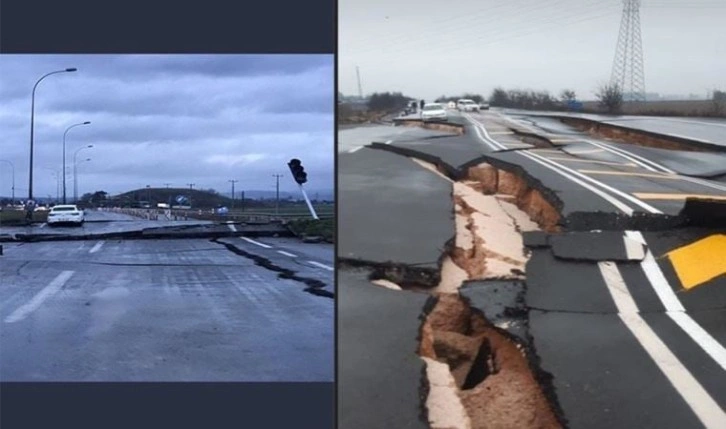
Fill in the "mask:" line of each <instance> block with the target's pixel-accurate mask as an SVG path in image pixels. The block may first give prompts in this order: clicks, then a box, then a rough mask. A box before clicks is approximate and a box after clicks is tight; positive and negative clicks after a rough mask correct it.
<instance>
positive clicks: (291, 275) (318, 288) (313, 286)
mask: <svg viewBox="0 0 726 429" xmlns="http://www.w3.org/2000/svg"><path fill="white" fill-rule="evenodd" d="M210 241H211V242H212V243H216V244H221V245H222V246H224V247H226V248H227V250H229V251H230V252H232V253H234V254H236V255H239V256H242V257H245V258H247V259H250V260H252V261H254V263H255V264H256V265H259V266H260V267H263V268H265V269H267V270H270V271H275V272H277V273H278V275H277V276H278V277H280V278H281V279H288V280H294V281H296V282H300V283H303V284H305V285H306V286H307V287H306V288H305V289H304V290H305V292H307V293H310V294H312V295H316V296H322V297H325V298H335V294H333V293H332V292H330V291H327V290H325V289H324V288H325V286H326V284H325V283H323V282H322V281H320V280H318V279H313V278H309V277H301V276H298V275H297V273H296V272H295V271H293V270H289V269H287V268H282V267H280V266H279V265H275V264H274V263H273V262H272V261H270V260H269V259H267V258H265V257H263V256H260V255H255V254H254V253H250V252H246V251H244V250H242V249H240V248H239V247H237V246H235V245H233V244H230V243H224V242H222V241H219V239H218V238H213V239H211V240H210Z"/></svg>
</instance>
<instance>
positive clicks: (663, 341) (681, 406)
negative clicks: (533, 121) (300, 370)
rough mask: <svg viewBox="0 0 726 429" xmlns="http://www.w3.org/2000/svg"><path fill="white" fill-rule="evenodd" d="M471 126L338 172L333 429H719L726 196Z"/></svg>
mask: <svg viewBox="0 0 726 429" xmlns="http://www.w3.org/2000/svg"><path fill="white" fill-rule="evenodd" d="M469 116H470V118H471V120H469V119H468V118H467V121H468V122H467V123H468V125H465V129H466V133H465V134H463V135H460V136H451V137H441V136H431V138H422V139H420V140H418V141H411V140H407V141H402V142H396V141H388V142H386V143H376V144H371V145H370V146H369V147H365V148H362V149H359V150H357V151H355V152H354V153H349V154H343V155H341V156H340V158H339V175H340V180H339V192H340V196H339V197H340V200H341V201H343V204H342V205H341V211H340V217H339V225H340V226H341V237H339V242H340V246H341V249H343V250H344V251H341V252H340V254H339V262H338V263H339V273H338V276H339V283H338V287H339V293H338V299H339V303H340V304H339V305H340V307H339V310H340V311H339V325H338V326H339V327H338V332H337V335H338V350H339V356H338V359H339V372H338V383H339V386H340V388H339V404H340V405H341V406H340V413H339V425H340V426H341V427H346V428H367V427H398V426H402V425H406V426H407V427H422V428H437V429H438V428H440V429H444V428H509V427H525V428H526V427H532V428H534V427H537V428H545V427H587V428H590V427H594V428H610V427H641V426H647V425H650V424H656V425H657V426H658V427H673V428H676V427H721V425H722V424H723V423H724V422H726V414H725V413H724V409H726V404H725V403H724V400H723V398H725V397H726V377H725V374H726V373H725V372H724V371H725V370H726V352H725V351H724V347H723V344H724V343H725V342H726V331H724V326H726V324H723V323H722V322H723V320H726V295H724V293H726V288H725V287H724V285H723V281H724V278H725V277H724V273H726V266H724V265H725V264H724V262H723V260H718V261H716V260H715V259H713V258H711V259H709V261H710V262H709V264H710V266H709V267H707V268H696V265H697V263H696V262H695V261H696V260H697V258H699V256H697V255H700V257H701V258H704V255H705V252H708V250H706V249H709V250H710V251H713V252H722V254H724V253H726V248H723V249H722V248H721V246H723V244H722V241H721V240H720V239H719V238H718V237H720V236H721V234H723V231H724V230H723V229H719V228H718V227H714V223H713V222H710V223H709V222H708V221H707V220H706V219H704V218H708V215H704V212H706V211H708V210H704V209H703V207H699V208H698V209H695V208H694V207H695V206H694V205H693V204H691V202H693V201H701V202H702V203H699V204H711V205H710V207H711V211H712V212H713V211H714V210H718V207H720V205H719V204H720V203H719V201H720V199H719V196H720V195H721V194H719V193H718V192H716V193H715V194H714V193H713V191H720V189H719V187H718V186H719V185H718V184H714V183H712V182H709V181H707V180H704V179H693V180H691V177H683V176H680V175H677V174H676V176H677V178H675V176H674V177H668V178H665V179H663V182H666V186H668V187H667V188H663V184H662V182H660V181H658V180H653V179H658V178H660V175H658V176H659V177H658V178H653V177H648V176H645V175H644V174H646V173H652V172H651V171H649V170H646V171H645V172H641V171H638V170H637V168H641V167H639V165H638V164H637V163H633V166H630V165H626V164H627V162H624V159H623V156H622V155H623V154H622V153H621V152H618V150H619V149H613V152H616V153H612V152H608V151H606V150H604V149H600V148H597V147H596V148H595V149H586V150H583V149H582V148H580V149H578V150H573V151H572V152H573V153H569V152H568V151H567V146H568V145H570V144H572V145H575V144H588V145H589V143H587V142H574V141H573V142H568V144H567V145H563V144H553V145H552V146H551V147H549V148H544V145H541V144H532V143H537V142H538V141H540V140H537V139H536V138H534V137H533V136H531V135H529V136H523V135H521V134H522V133H516V132H515V131H510V132H508V131H507V123H506V122H505V121H502V120H501V118H499V117H498V114H489V113H487V114H483V115H469ZM493 129H494V130H496V131H492V130H493ZM550 137H551V136H541V137H540V139H549V138H550ZM523 138H526V139H527V140H525V141H523V140H522V139H523ZM372 140H376V139H372ZM500 140H501V141H500ZM608 148H609V146H608ZM595 150H600V151H601V152H604V153H605V154H606V155H607V156H606V157H604V158H603V155H602V154H601V153H600V152H597V153H594V151H595ZM588 151H589V153H586V154H585V153H581V152H588ZM577 152H580V153H577ZM592 156H597V157H600V158H594V159H593V158H592ZM636 159H637V158H636ZM580 165H581V166H580ZM583 170H586V171H583ZM644 170H645V169H644ZM598 173H599V174H598ZM618 173H625V174H618ZM663 174H665V172H663ZM653 175H654V176H655V175H656V174H653ZM612 178H615V179H617V180H611V179H612ZM674 184H675V185H677V186H675V187H674V186H673V185H674ZM659 187H660V188H659ZM666 190H667V192H669V193H670V194H669V195H672V196H673V197H672V198H670V199H666V200H657V199H653V200H652V201H653V202H651V201H650V200H648V199H647V198H642V196H643V195H646V196H647V195H653V194H658V195H663V194H664V193H665V192H666ZM694 191H697V192H694ZM679 192H680V194H678V193H679ZM677 194H678V195H683V197H682V198H680V199H679V198H676V197H675V195H677ZM704 194H705V195H709V196H712V197H715V198H712V199H710V200H708V199H703V198H701V199H700V200H693V197H694V195H704ZM366 195H368V197H366ZM346 201H348V202H349V203H350V204H349V203H346ZM645 201H648V202H645ZM704 201H710V203H703V202H704ZM686 202H688V203H687V204H686ZM689 207H690V208H689ZM696 212H697V213H698V215H699V216H700V220H697V217H696V216H694V214H695V213H696ZM712 220H713V218H712ZM342 231H348V232H347V233H343V232H342ZM648 386H649V387H648ZM644 392H648V393H647V395H646V394H645V393H644ZM664 407H665V408H664ZM664 410H667V411H666V412H664ZM653 422H656V423H653Z"/></svg>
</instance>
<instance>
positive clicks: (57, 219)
mask: <svg viewBox="0 0 726 429" xmlns="http://www.w3.org/2000/svg"><path fill="white" fill-rule="evenodd" d="M85 220H86V219H85V215H84V213H83V210H80V209H79V208H78V206H75V205H70V204H68V205H57V206H54V207H53V208H51V209H50V212H49V213H48V226H53V225H58V224H64V223H70V224H76V225H78V226H81V225H83V222H84V221H85Z"/></svg>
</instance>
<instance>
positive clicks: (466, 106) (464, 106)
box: [456, 99, 479, 112]
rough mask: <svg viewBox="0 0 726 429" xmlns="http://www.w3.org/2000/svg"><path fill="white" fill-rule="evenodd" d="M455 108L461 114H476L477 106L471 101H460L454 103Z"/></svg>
mask: <svg viewBox="0 0 726 429" xmlns="http://www.w3.org/2000/svg"><path fill="white" fill-rule="evenodd" d="M456 108H457V109H459V110H460V111H462V112H478V111H479V105H478V104H476V103H474V101H473V100H468V99H461V100H459V101H457V102H456Z"/></svg>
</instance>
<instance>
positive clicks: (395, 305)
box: [337, 269, 429, 429]
mask: <svg viewBox="0 0 726 429" xmlns="http://www.w3.org/2000/svg"><path fill="white" fill-rule="evenodd" d="M369 275H370V272H369V271H367V270H346V269H343V270H339V271H338V314H339V318H338V328H337V333H338V372H337V382H338V398H339V402H338V403H339V408H338V426H339V427H341V428H346V429H369V428H389V427H390V428H403V427H405V428H421V429H428V427H429V426H428V423H427V417H426V415H425V413H424V403H425V398H426V396H427V394H428V392H427V391H426V389H424V388H423V387H424V383H423V380H424V379H425V371H426V364H425V362H424V361H423V360H422V359H421V358H420V357H419V356H418V354H417V353H416V352H417V350H418V347H419V331H420V327H421V318H422V316H423V314H424V311H425V307H426V303H427V302H428V300H429V296H428V295H426V294H419V293H414V292H407V291H396V290H390V289H387V288H384V287H379V286H375V285H372V284H371V283H370V282H369V280H368V277H369ZM364 410H368V411H364Z"/></svg>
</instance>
